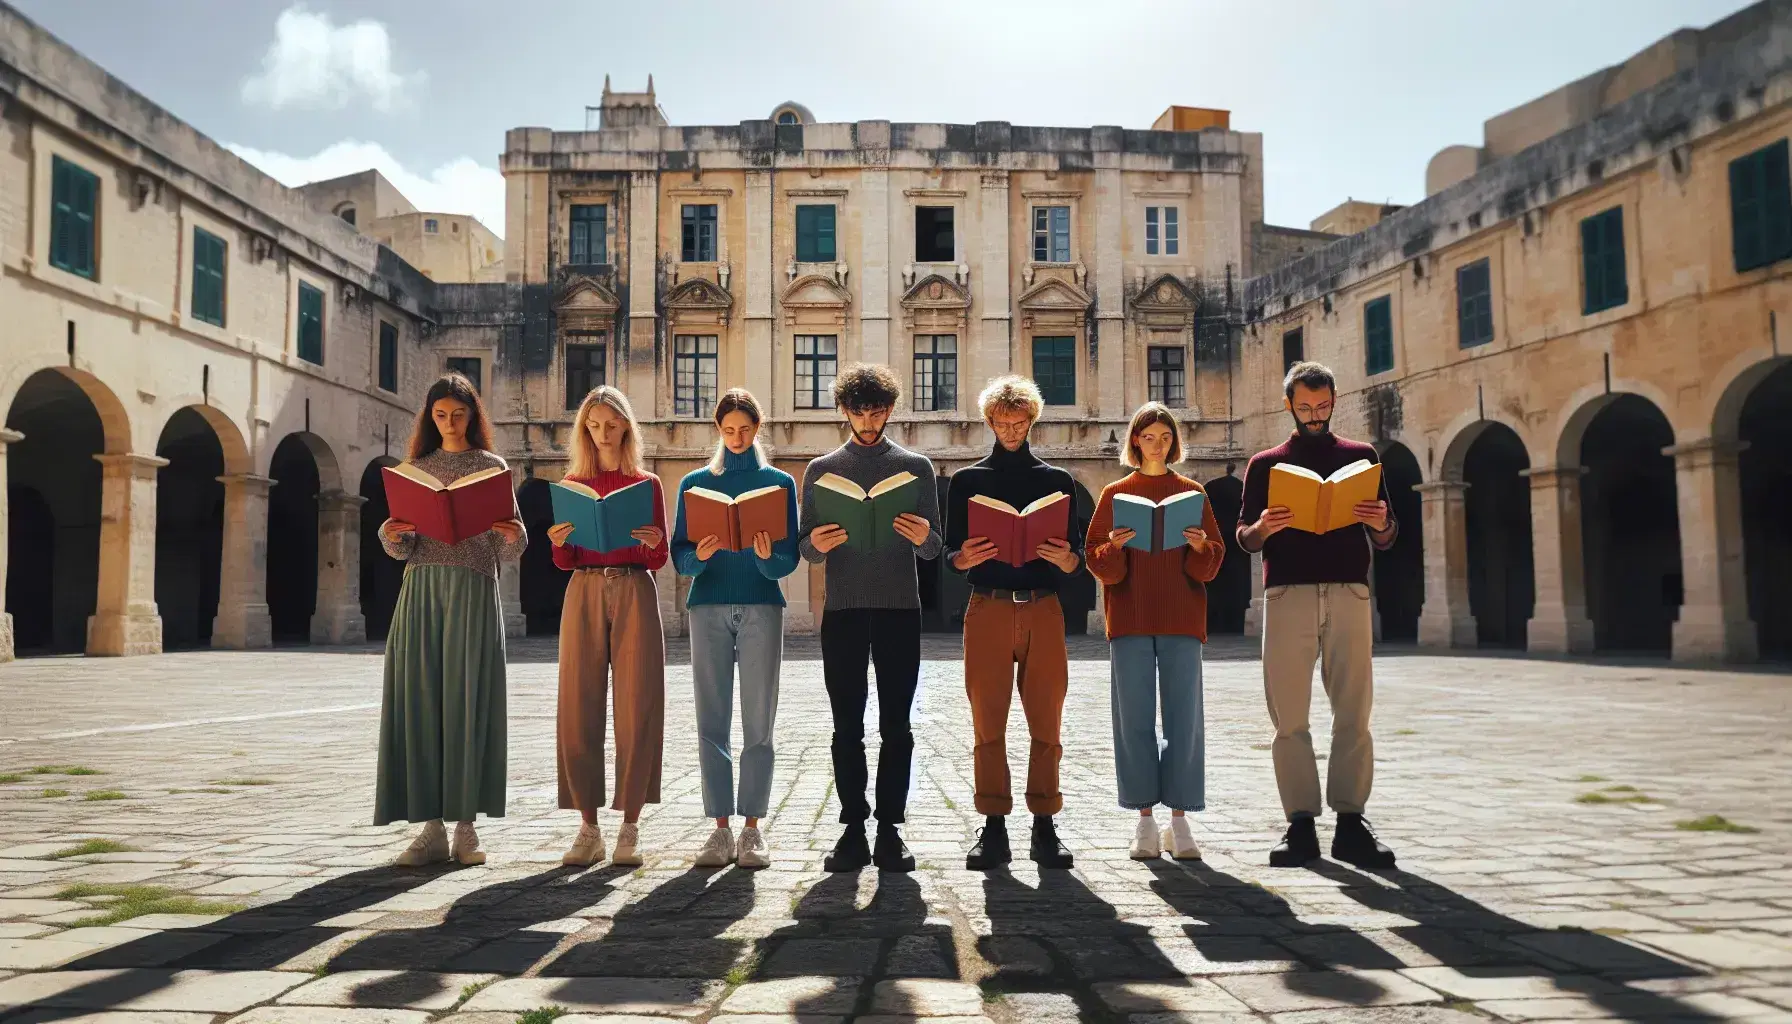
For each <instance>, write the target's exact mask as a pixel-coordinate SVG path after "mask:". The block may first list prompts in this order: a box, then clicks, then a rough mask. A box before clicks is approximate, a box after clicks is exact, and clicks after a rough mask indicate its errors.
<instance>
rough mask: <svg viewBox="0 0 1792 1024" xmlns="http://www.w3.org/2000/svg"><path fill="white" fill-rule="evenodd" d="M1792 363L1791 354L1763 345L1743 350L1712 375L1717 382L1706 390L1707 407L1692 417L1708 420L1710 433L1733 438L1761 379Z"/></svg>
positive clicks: (1734, 438) (1702, 422)
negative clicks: (1744, 410) (1762, 346)
mask: <svg viewBox="0 0 1792 1024" xmlns="http://www.w3.org/2000/svg"><path fill="white" fill-rule="evenodd" d="M1788 363H1792V356H1782V355H1779V354H1777V353H1775V352H1773V351H1771V350H1769V349H1766V348H1757V349H1754V350H1752V351H1749V352H1745V353H1743V354H1742V355H1740V356H1737V357H1736V358H1735V359H1733V360H1731V361H1730V362H1729V364H1727V365H1726V366H1724V368H1723V369H1721V370H1719V371H1718V372H1717V373H1716V374H1714V375H1713V376H1712V378H1711V379H1712V380H1713V381H1716V382H1718V383H1717V384H1716V386H1714V387H1712V388H1710V389H1709V390H1707V391H1706V394H1708V395H1710V396H1711V402H1710V405H1709V407H1708V409H1707V410H1702V411H1701V415H1700V416H1699V418H1698V419H1697V420H1696V421H1695V422H1697V423H1700V424H1708V425H1709V427H1710V430H1711V436H1712V437H1713V438H1716V439H1718V440H1721V441H1734V440H1736V439H1737V435H1738V433H1739V431H1740V427H1741V420H1742V412H1743V406H1744V405H1746V404H1747V403H1748V401H1749V399H1750V398H1752V397H1753V396H1754V395H1755V393H1756V388H1758V387H1759V386H1760V385H1761V383H1762V382H1763V381H1765V380H1766V379H1767V378H1768V377H1771V376H1773V375H1774V374H1775V373H1776V372H1777V371H1779V370H1781V369H1782V368H1784V367H1785V366H1786V365H1787V364H1788Z"/></svg>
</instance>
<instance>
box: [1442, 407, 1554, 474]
mask: <svg viewBox="0 0 1792 1024" xmlns="http://www.w3.org/2000/svg"><path fill="white" fill-rule="evenodd" d="M1495 427H1503V428H1504V429H1506V430H1507V431H1509V432H1511V434H1512V435H1513V436H1515V437H1517V438H1518V439H1519V442H1520V443H1521V444H1523V443H1524V440H1525V433H1526V427H1525V424H1524V422H1523V421H1522V420H1515V419H1511V418H1509V417H1507V416H1506V415H1504V414H1503V413H1501V412H1498V411H1495V412H1494V414H1493V415H1491V416H1483V415H1481V414H1480V412H1479V411H1478V410H1472V409H1471V410H1467V411H1465V412H1463V413H1461V414H1459V415H1458V416H1457V417H1456V418H1455V419H1453V420H1451V421H1450V424H1449V426H1447V427H1445V428H1444V430H1443V433H1442V434H1441V435H1440V437H1439V439H1438V445H1437V450H1438V451H1440V452H1442V453H1443V456H1442V457H1441V458H1440V459H1438V461H1437V465H1436V467H1435V470H1434V474H1433V476H1432V478H1431V479H1432V480H1454V481H1460V480H1461V479H1462V464H1463V461H1464V460H1465V459H1466V458H1467V457H1468V453H1469V449H1470V448H1472V447H1474V444H1475V442H1476V441H1477V440H1479V439H1480V437H1481V435H1482V434H1483V433H1485V432H1486V431H1488V430H1489V429H1492V428H1495ZM1525 451H1526V452H1527V453H1530V452H1531V451H1532V449H1531V447H1530V445H1528V444H1526V445H1525ZM1530 461H1531V462H1535V461H1536V460H1535V458H1534V457H1532V458H1530ZM1427 482H1428V483H1429V482H1431V481H1427Z"/></svg>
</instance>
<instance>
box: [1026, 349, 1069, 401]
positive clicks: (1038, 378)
mask: <svg viewBox="0 0 1792 1024" xmlns="http://www.w3.org/2000/svg"><path fill="white" fill-rule="evenodd" d="M1033 382H1034V383H1035V384H1038V385H1039V393H1040V395H1042V396H1044V398H1045V404H1046V405H1075V404H1076V339H1075V338H1034V339H1033Z"/></svg>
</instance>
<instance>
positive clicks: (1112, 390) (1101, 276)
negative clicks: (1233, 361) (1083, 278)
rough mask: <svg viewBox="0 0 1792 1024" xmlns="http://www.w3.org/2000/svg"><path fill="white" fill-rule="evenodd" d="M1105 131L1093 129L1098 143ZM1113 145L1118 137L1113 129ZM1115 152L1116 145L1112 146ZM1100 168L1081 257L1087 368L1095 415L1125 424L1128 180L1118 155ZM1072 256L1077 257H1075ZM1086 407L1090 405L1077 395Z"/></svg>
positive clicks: (1105, 157) (1103, 159)
mask: <svg viewBox="0 0 1792 1024" xmlns="http://www.w3.org/2000/svg"><path fill="white" fill-rule="evenodd" d="M1103 131H1104V129H1102V128H1100V127H1097V128H1096V129H1095V132H1096V134H1097V138H1098V139H1099V138H1100V137H1101V134H1102V133H1103ZM1112 133H1113V140H1114V141H1115V142H1116V143H1117V142H1118V139H1119V136H1120V132H1119V130H1118V129H1112ZM1115 148H1116V149H1117V148H1118V146H1117V145H1116V146H1115ZM1096 159H1097V161H1098V163H1106V164H1107V166H1105V167H1100V168H1099V169H1097V170H1096V172H1095V194H1094V195H1093V196H1091V197H1089V201H1090V202H1091V203H1092V204H1093V205H1094V207H1095V238H1094V243H1095V244H1094V245H1091V246H1089V247H1088V249H1087V250H1086V252H1087V255H1086V256H1082V257H1081V258H1083V259H1086V260H1088V261H1089V262H1090V263H1091V264H1093V265H1092V266H1091V267H1090V269H1089V278H1088V279H1089V280H1090V281H1093V282H1094V285H1095V288H1094V291H1095V326H1096V327H1097V329H1098V330H1099V331H1100V337H1099V338H1098V339H1096V363H1097V364H1098V365H1096V366H1092V367H1090V369H1091V370H1093V371H1095V372H1094V373H1092V374H1091V375H1090V380H1089V389H1090V391H1092V392H1093V393H1094V397H1095V399H1096V401H1095V403H1094V405H1095V408H1096V415H1097V416H1099V417H1100V418H1101V419H1104V420H1114V421H1120V422H1124V421H1125V420H1126V417H1127V413H1128V411H1129V410H1128V409H1127V408H1126V284H1125V278H1124V277H1122V276H1121V275H1122V271H1123V262H1124V260H1125V255H1126V254H1125V253H1124V252H1123V251H1122V247H1121V237H1122V235H1121V227H1122V225H1123V224H1124V221H1125V217H1126V204H1125V195H1126V180H1125V178H1124V177H1123V176H1122V175H1121V172H1120V165H1119V154H1118V153H1111V154H1100V153H1098V154H1097V157H1096ZM1073 255H1077V254H1074V253H1073ZM1077 397H1078V398H1079V399H1081V401H1080V403H1079V404H1081V405H1082V406H1083V407H1084V408H1088V407H1089V405H1090V403H1089V401H1088V399H1087V398H1083V396H1081V395H1079V396H1077Z"/></svg>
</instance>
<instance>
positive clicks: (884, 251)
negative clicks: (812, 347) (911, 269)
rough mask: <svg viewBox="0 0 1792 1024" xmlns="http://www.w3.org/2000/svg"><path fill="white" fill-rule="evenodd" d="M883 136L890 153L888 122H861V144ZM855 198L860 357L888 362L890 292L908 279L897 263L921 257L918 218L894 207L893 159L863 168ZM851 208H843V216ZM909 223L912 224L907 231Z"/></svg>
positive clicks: (903, 373)
mask: <svg viewBox="0 0 1792 1024" xmlns="http://www.w3.org/2000/svg"><path fill="white" fill-rule="evenodd" d="M880 141H881V144H882V148H883V149H884V151H885V152H886V153H887V152H888V150H889V145H890V123H889V122H888V121H872V122H866V121H861V122H859V145H860V146H862V147H865V148H866V149H877V148H879V143H880ZM861 152H863V150H861ZM886 160H887V158H886ZM852 201H853V202H854V203H856V204H857V205H858V207H859V263H860V266H857V267H854V268H853V272H854V273H856V274H858V278H859V283H858V285H857V286H856V287H854V288H853V289H852V290H853V292H854V294H855V295H856V296H857V297H858V302H859V337H858V342H859V355H858V358H859V359H861V360H863V361H864V362H867V363H888V362H889V361H890V351H891V339H890V316H891V312H890V307H891V303H890V293H891V292H892V291H893V290H896V289H898V288H900V287H901V284H902V279H901V278H900V277H898V276H897V268H900V267H901V266H902V265H903V264H905V263H907V262H908V261H910V260H912V259H914V257H915V239H914V221H913V220H912V219H910V218H909V215H908V211H907V208H906V207H905V206H901V205H900V204H899V206H898V209H897V210H895V211H894V212H892V210H891V209H890V168H889V166H888V165H887V162H886V163H885V164H883V165H877V164H874V165H873V166H870V167H865V168H863V169H861V170H860V171H859V195H857V196H854V197H852ZM845 212H846V211H845V208H844V207H842V208H841V216H842V217H844V216H845ZM904 224H907V229H906V230H904V229H903V225H904ZM893 225H894V230H892V226H893ZM898 294H900V292H898ZM845 353H846V350H842V352H841V362H840V365H841V366H842V367H844V366H845V365H846V362H847V359H846V355H845ZM911 374H912V368H909V369H904V368H903V367H897V368H896V375H897V376H898V377H901V378H902V379H903V380H904V381H906V380H908V379H909V377H910V376H911ZM910 407H911V408H912V403H911V406H910Z"/></svg>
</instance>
